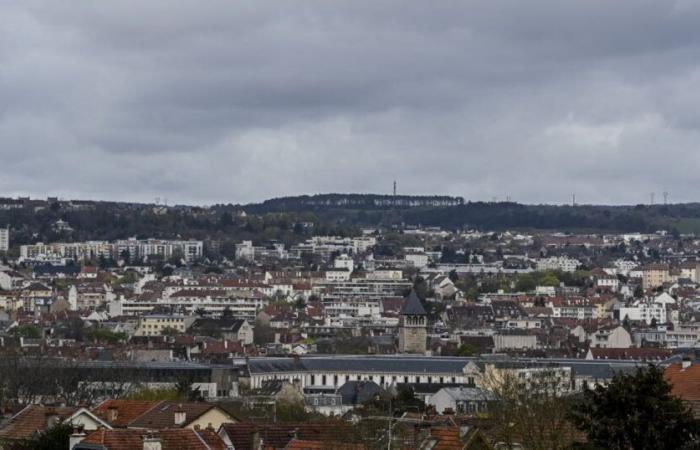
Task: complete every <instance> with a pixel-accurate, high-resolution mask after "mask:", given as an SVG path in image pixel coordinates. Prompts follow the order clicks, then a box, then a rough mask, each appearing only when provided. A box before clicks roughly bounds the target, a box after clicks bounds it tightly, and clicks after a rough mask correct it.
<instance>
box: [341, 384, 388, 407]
mask: <svg viewBox="0 0 700 450" xmlns="http://www.w3.org/2000/svg"><path fill="white" fill-rule="evenodd" d="M380 392H381V388H380V387H379V385H378V384H377V383H375V382H374V381H348V382H346V383H345V384H343V385H342V386H340V388H338V390H337V391H336V394H338V395H340V397H341V399H342V402H343V403H342V404H343V405H355V406H357V405H362V404H363V403H366V402H369V401H372V400H374V399H375V398H376V397H377V396H378V395H379V394H380Z"/></svg>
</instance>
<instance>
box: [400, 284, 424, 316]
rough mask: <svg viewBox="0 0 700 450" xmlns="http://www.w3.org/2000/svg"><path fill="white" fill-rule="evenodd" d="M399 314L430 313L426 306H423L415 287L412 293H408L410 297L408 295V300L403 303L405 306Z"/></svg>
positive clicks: (417, 314) (422, 314) (418, 314)
mask: <svg viewBox="0 0 700 450" xmlns="http://www.w3.org/2000/svg"><path fill="white" fill-rule="evenodd" d="M399 314H401V315H402V316H427V315H428V313H427V312H425V308H423V305H422V304H421V302H420V299H419V298H418V294H416V290H415V289H411V293H410V294H408V297H406V302H405V303H404V304H403V307H402V308H401V312H400V313H399Z"/></svg>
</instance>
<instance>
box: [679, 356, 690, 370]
mask: <svg viewBox="0 0 700 450" xmlns="http://www.w3.org/2000/svg"><path fill="white" fill-rule="evenodd" d="M692 364H693V361H692V360H691V359H690V357H688V356H684V357H683V360H682V361H681V370H686V369H688V368H689V367H690V366H691V365H692Z"/></svg>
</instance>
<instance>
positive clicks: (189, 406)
mask: <svg viewBox="0 0 700 450" xmlns="http://www.w3.org/2000/svg"><path fill="white" fill-rule="evenodd" d="M214 407H215V405H212V404H210V403H176V402H166V401H163V402H160V403H158V405H156V406H155V407H153V408H151V409H150V410H148V411H147V412H145V413H144V414H142V415H141V416H140V417H139V418H138V419H136V420H134V421H132V422H131V423H130V424H129V427H131V428H148V429H150V430H153V429H163V428H175V427H176V425H175V411H176V410H178V409H179V410H180V411H183V412H184V413H185V414H186V416H185V417H186V420H185V423H184V424H182V426H186V425H187V424H189V423H191V422H192V421H193V420H195V419H196V418H198V417H200V416H201V415H202V414H204V413H205V412H207V411H209V410H210V409H212V408H214ZM231 420H234V419H233V418H232V419H231Z"/></svg>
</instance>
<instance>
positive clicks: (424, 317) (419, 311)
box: [399, 290, 428, 355]
mask: <svg viewBox="0 0 700 450" xmlns="http://www.w3.org/2000/svg"><path fill="white" fill-rule="evenodd" d="M427 327H428V313H427V312H425V309H424V308H423V305H422V304H421V302H420V299H419V298H418V295H417V294H416V291H414V290H412V291H411V293H410V294H408V297H406V302H405V303H404V305H403V307H402V308H401V312H400V313H399V353H418V354H421V355H423V354H425V351H426V342H427V339H428V331H427Z"/></svg>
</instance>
